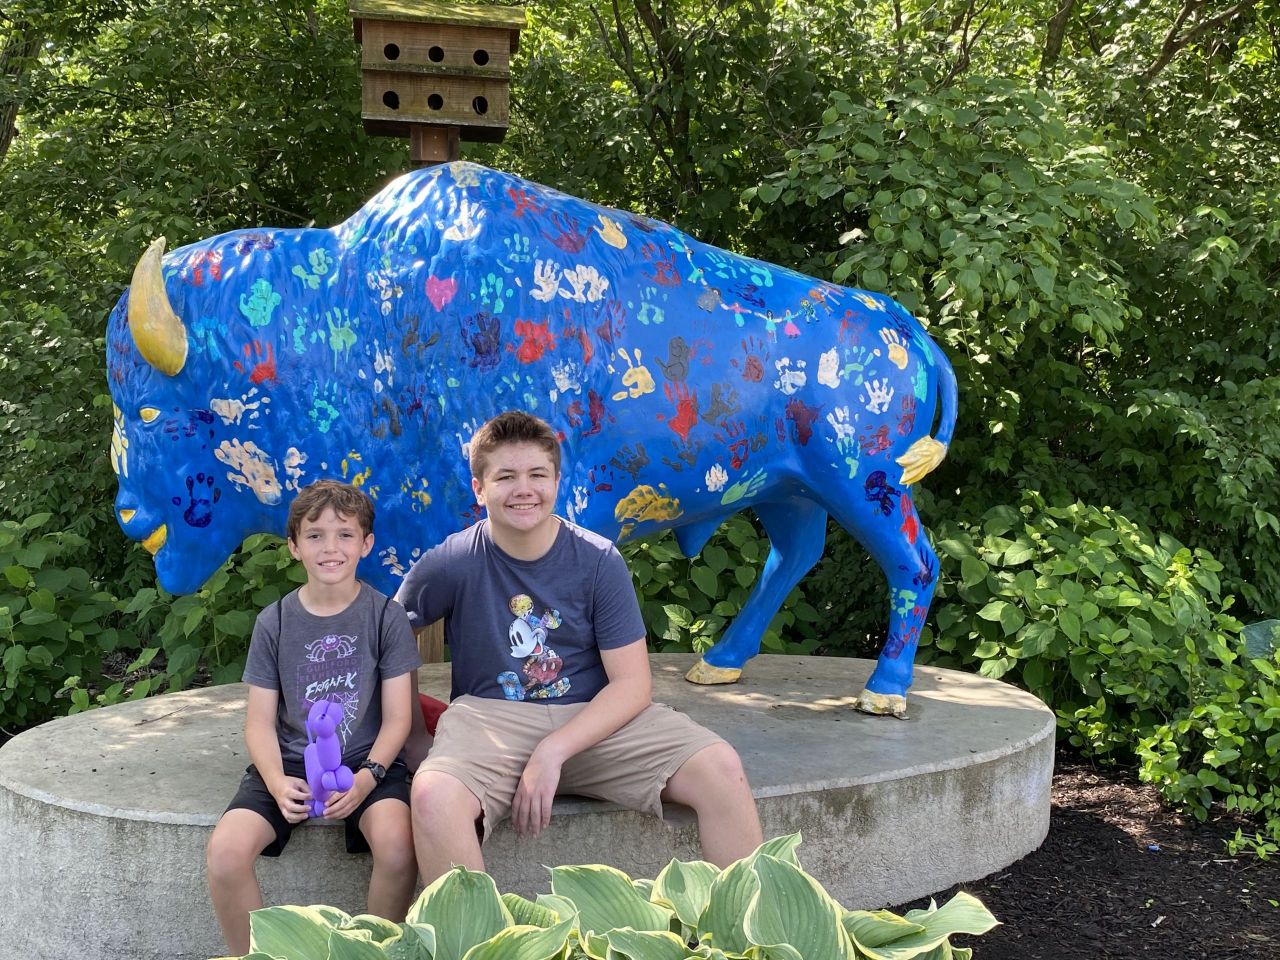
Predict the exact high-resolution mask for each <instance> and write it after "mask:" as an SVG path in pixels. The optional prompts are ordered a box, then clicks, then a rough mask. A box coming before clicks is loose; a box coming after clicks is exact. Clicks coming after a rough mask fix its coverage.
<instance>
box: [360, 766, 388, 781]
mask: <svg viewBox="0 0 1280 960" xmlns="http://www.w3.org/2000/svg"><path fill="white" fill-rule="evenodd" d="M360 769H361V770H368V771H369V772H370V773H371V774H373V782H374V785H375V786H376V785H378V784H380V783H382V781H383V780H385V779H386V778H387V768H386V767H384V766H383V765H382V764H380V763H379V762H378V761H377V760H366V761H365V762H364V763H362V764H360Z"/></svg>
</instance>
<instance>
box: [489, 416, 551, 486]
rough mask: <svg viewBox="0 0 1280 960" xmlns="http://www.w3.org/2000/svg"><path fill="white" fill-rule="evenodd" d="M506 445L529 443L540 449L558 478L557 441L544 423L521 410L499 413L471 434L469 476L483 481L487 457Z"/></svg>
mask: <svg viewBox="0 0 1280 960" xmlns="http://www.w3.org/2000/svg"><path fill="white" fill-rule="evenodd" d="M509 443H533V444H537V445H538V446H540V447H542V449H543V450H545V451H546V452H547V455H548V456H549V457H551V464H552V466H554V467H555V470H556V475H557V476H559V475H560V441H559V440H557V439H556V434H555V431H554V430H552V429H551V425H550V424H549V423H547V421H545V420H543V419H541V418H539V417H535V416H534V415H533V414H531V413H525V412H524V411H523V410H508V411H507V412H506V413H500V414H498V415H497V416H496V417H494V418H493V419H492V420H490V421H489V422H488V423H486V424H485V425H484V426H482V427H481V428H480V429H479V430H477V431H476V432H475V434H473V435H472V437H471V475H472V476H473V477H475V478H476V479H477V480H483V479H484V468H485V467H486V466H487V465H488V461H489V455H490V454H491V453H493V451H494V450H496V449H497V448H498V447H501V446H504V445H506V444H509Z"/></svg>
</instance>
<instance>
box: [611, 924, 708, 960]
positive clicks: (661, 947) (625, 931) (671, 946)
mask: <svg viewBox="0 0 1280 960" xmlns="http://www.w3.org/2000/svg"><path fill="white" fill-rule="evenodd" d="M605 939H606V940H608V941H609V949H608V951H607V952H606V958H607V960H685V958H686V957H687V956H688V955H689V948H688V946H687V945H686V944H685V942H684V941H683V940H681V939H680V938H679V937H678V936H676V935H675V934H674V933H671V932H669V931H659V930H632V929H631V928H630V927H623V928H621V929H619V930H610V931H609V932H608V933H606V934H605Z"/></svg>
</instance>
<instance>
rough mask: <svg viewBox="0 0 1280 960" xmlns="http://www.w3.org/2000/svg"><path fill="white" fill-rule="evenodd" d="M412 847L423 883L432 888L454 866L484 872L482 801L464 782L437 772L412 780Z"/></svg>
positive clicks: (427, 772) (422, 774) (433, 771)
mask: <svg viewBox="0 0 1280 960" xmlns="http://www.w3.org/2000/svg"><path fill="white" fill-rule="evenodd" d="M410 805H411V807H412V809H413V846H414V849H415V850H416V851H417V855H418V870H419V871H420V872H421V873H422V882H423V883H424V884H427V885H430V884H431V883H432V882H433V881H435V880H436V879H437V878H439V877H440V876H442V875H444V874H445V873H447V872H448V871H449V870H450V869H451V868H452V867H454V866H459V865H460V866H464V867H466V868H467V869H468V870H483V869H484V857H483V856H481V854H480V838H479V837H477V836H476V820H477V819H479V817H480V812H481V811H480V801H479V800H478V799H476V796H475V794H473V793H472V792H471V791H470V790H468V789H467V788H466V786H465V785H464V784H463V783H462V781H461V780H458V779H457V778H456V777H451V776H449V774H447V773H441V772H439V771H437V770H424V771H423V772H422V773H420V774H418V775H417V776H416V777H414V778H413V792H412V795H411V799H410Z"/></svg>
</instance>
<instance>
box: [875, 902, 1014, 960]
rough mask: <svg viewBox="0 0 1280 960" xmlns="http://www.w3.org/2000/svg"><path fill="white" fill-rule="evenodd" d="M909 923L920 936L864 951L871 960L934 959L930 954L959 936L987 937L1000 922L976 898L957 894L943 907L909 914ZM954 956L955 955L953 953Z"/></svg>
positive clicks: (913, 935) (912, 911) (906, 937)
mask: <svg viewBox="0 0 1280 960" xmlns="http://www.w3.org/2000/svg"><path fill="white" fill-rule="evenodd" d="M906 919H907V921H908V922H909V923H915V924H919V925H920V926H921V927H922V928H923V929H922V930H921V931H920V932H919V933H910V934H907V935H906V936H905V937H900V938H898V939H897V940H894V941H892V942H890V943H885V944H882V945H881V946H878V947H875V948H873V949H863V951H862V952H863V953H865V954H866V955H867V956H868V957H869V958H870V960H918V958H926V957H929V958H930V960H933V958H932V957H930V951H933V950H936V949H937V948H938V947H939V946H940V945H942V944H944V943H947V942H948V938H949V937H950V936H952V935H953V934H956V933H968V934H973V935H978V934H983V933H986V932H987V931H988V930H990V929H991V928H992V927H994V926H995V925H996V923H997V921H996V918H995V917H993V916H992V915H991V911H989V910H988V909H987V908H986V907H984V906H983V905H982V903H981V901H979V900H978V899H977V898H976V897H973V896H971V895H970V894H967V893H957V894H956V895H955V896H954V897H952V898H951V900H949V901H948V902H947V903H945V904H944V905H943V906H941V907H937V908H933V909H929V910H909V911H908V912H907V915H906ZM952 953H954V951H952Z"/></svg>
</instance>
